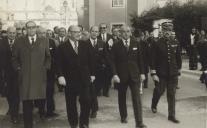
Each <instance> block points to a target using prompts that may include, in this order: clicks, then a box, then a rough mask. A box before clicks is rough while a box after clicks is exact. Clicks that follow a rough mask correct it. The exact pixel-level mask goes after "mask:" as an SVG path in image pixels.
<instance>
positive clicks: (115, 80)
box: [113, 75, 120, 83]
mask: <svg viewBox="0 0 207 128" xmlns="http://www.w3.org/2000/svg"><path fill="white" fill-rule="evenodd" d="M113 81H114V82H115V83H120V79H119V76H118V75H114V76H113Z"/></svg>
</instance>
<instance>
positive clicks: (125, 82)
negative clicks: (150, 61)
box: [112, 26, 146, 128]
mask: <svg viewBox="0 0 207 128" xmlns="http://www.w3.org/2000/svg"><path fill="white" fill-rule="evenodd" d="M120 31H121V38H122V39H121V40H120V41H119V42H117V43H115V44H114V45H113V46H112V67H113V79H114V81H115V82H116V83H118V85H117V86H118V103H119V112H120V116H121V123H127V106H126V92H127V88H128V87H130V90H131V95H132V103H133V109H134V116H135V122H136V128H146V126H145V125H144V124H143V118H142V102H141V97H140V83H141V81H143V80H144V79H145V76H144V74H143V73H144V72H143V70H144V67H143V66H144V64H143V58H142V51H141V48H140V44H139V42H137V41H135V39H133V38H132V37H131V36H132V33H131V28H130V27H129V26H122V27H121V30H120Z"/></svg>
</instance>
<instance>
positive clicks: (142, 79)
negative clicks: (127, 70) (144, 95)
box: [140, 74, 146, 82]
mask: <svg viewBox="0 0 207 128" xmlns="http://www.w3.org/2000/svg"><path fill="white" fill-rule="evenodd" d="M145 79H146V78H145V75H144V74H141V75H140V80H141V82H143V81H144V80H145Z"/></svg>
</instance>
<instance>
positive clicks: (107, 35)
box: [97, 33, 113, 42]
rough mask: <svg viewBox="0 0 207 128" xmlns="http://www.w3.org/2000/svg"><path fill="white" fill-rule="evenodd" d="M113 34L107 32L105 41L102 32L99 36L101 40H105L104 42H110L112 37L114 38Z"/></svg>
mask: <svg viewBox="0 0 207 128" xmlns="http://www.w3.org/2000/svg"><path fill="white" fill-rule="evenodd" d="M112 37H113V36H112V35H111V34H109V33H106V39H105V41H104V40H103V39H102V37H101V33H100V34H99V36H98V37H97V38H98V39H99V40H102V41H104V42H108V41H109V40H110V39H111V38H112Z"/></svg>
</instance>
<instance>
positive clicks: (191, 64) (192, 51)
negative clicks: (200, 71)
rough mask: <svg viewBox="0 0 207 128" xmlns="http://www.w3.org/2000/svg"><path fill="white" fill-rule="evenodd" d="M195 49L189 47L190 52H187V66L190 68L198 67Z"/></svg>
mask: <svg viewBox="0 0 207 128" xmlns="http://www.w3.org/2000/svg"><path fill="white" fill-rule="evenodd" d="M197 55H198V53H197V49H196V47H194V46H191V47H190V54H189V68H190V69H197V68H198V57H197Z"/></svg>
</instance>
